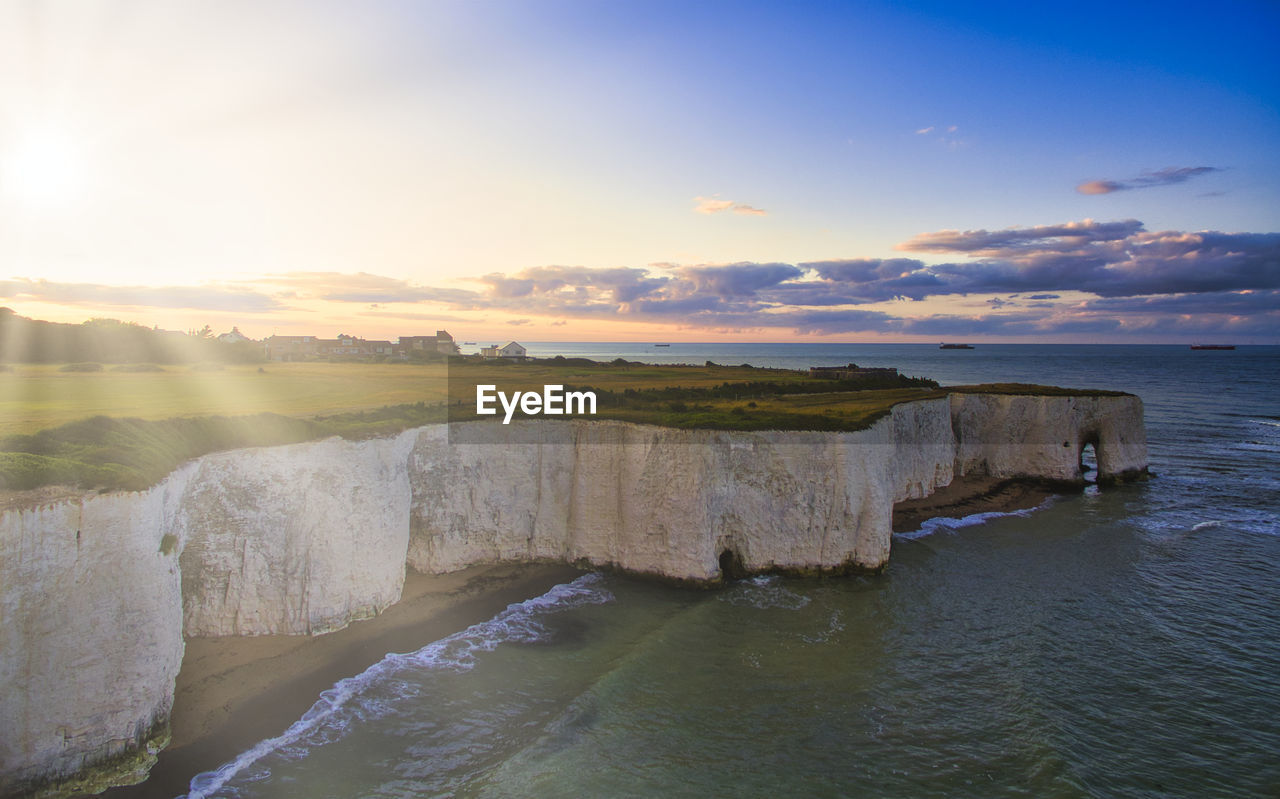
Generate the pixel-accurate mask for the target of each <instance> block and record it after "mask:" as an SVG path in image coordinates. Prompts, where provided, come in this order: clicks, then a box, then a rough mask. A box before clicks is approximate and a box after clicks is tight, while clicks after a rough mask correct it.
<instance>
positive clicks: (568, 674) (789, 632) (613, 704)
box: [191, 344, 1280, 797]
mask: <svg viewBox="0 0 1280 799" xmlns="http://www.w3.org/2000/svg"><path fill="white" fill-rule="evenodd" d="M530 350H531V353H532V354H565V355H579V354H582V355H589V356H595V357H610V358H612V357H618V356H622V357H627V358H632V359H636V360H641V359H643V360H659V359H663V360H670V361H680V360H687V361H691V362H696V363H701V362H702V361H705V360H715V361H717V362H721V363H742V362H749V363H753V364H757V365H765V366H784V367H791V368H801V367H804V366H809V365H832V364H837V363H845V362H848V361H850V360H853V361H856V362H857V363H859V364H862V365H867V366H878V365H892V366H897V367H899V368H900V369H901V370H902V371H904V372H907V373H909V374H921V375H928V376H931V377H934V378H936V379H939V380H941V381H943V382H945V383H962V382H981V381H997V380H998V381H1019V382H1043V383H1054V384H1060V385H1069V386H1077V387H1092V388H1111V389H1121V390H1126V391H1132V392H1134V393H1136V394H1139V395H1140V396H1142V397H1143V399H1144V401H1145V402H1146V406H1147V427H1148V438H1149V440H1150V445H1151V460H1152V469H1153V470H1154V471H1155V472H1156V473H1157V474H1158V475H1159V476H1158V478H1157V479H1155V480H1152V481H1150V482H1148V483H1144V484H1140V485H1131V486H1122V487H1119V488H1116V489H1112V490H1107V491H1102V492H1098V491H1096V490H1089V491H1086V492H1085V493H1084V494H1082V495H1073V496H1068V497H1061V498H1058V499H1056V500H1054V501H1051V502H1050V503H1048V504H1047V505H1046V506H1045V507H1042V508H1040V509H1038V510H1036V511H1034V512H1031V513H1024V514H1018V515H1009V516H1001V517H996V518H983V519H969V520H964V521H962V522H947V523H930V524H927V525H926V526H925V528H924V529H922V530H919V531H915V532H913V533H908V534H905V535H901V536H896V537H895V540H894V545H893V556H892V560H891V563H890V566H889V568H888V569H887V570H886V571H885V573H884V574H882V575H879V576H875V577H862V578H849V579H827V580H793V579H780V578H774V577H768V578H755V579H751V580H745V581H741V582H738V583H735V584H733V585H731V586H729V587H727V588H725V589H723V590H719V591H692V590H681V589H674V588H669V587H664V586H658V585H653V584H650V583H647V582H643V581H638V580H634V579H629V578H625V577H622V576H619V575H612V574H610V575H603V574H591V575H586V576H584V577H582V578H580V579H579V580H577V581H575V582H574V583H572V584H570V585H566V586H560V587H558V588H556V589H554V590H553V591H551V592H550V593H548V594H547V595H545V596H543V597H537V598H531V599H530V601H528V602H525V603H522V604H520V605H515V606H512V607H511V608H508V610H507V611H505V612H504V613H503V614H500V615H499V616H498V617H495V618H494V619H492V620H491V621H489V622H487V623H485V624H482V625H477V626H476V627H474V628H471V629H469V630H466V631H460V632H459V633H458V634H457V635H455V636H451V637H450V638H447V639H444V640H442V641H436V642H428V641H424V642H423V644H424V647H423V649H421V650H419V651H418V652H415V653H409V654H406V655H393V656H389V657H388V658H387V659H386V660H384V661H383V662H382V663H380V664H378V665H377V666H374V667H373V668H371V669H370V670H368V671H367V672H365V673H364V674H361V675H353V676H352V678H350V679H349V680H346V681H344V682H343V683H340V684H339V685H337V686H335V687H334V689H333V690H332V691H330V692H328V694H327V696H326V697H324V698H322V699H321V700H320V701H319V702H317V704H316V706H315V707H314V708H313V709H312V711H311V712H310V713H309V714H308V716H307V717H306V718H304V719H300V720H298V721H297V722H295V723H294V724H293V725H292V726H289V724H288V723H287V722H286V723H283V724H282V725H281V732H282V734H281V736H280V738H278V739H273V740H271V741H266V742H263V743H262V744H259V745H258V746H257V747H255V748H254V749H253V750H251V751H249V752H246V753H244V754H242V755H241V757H240V758H239V759H238V760H237V761H236V762H234V763H230V764H227V766H225V767H224V768H223V769H221V770H220V771H218V772H215V773H209V774H204V775H200V776H198V777H196V779H195V780H194V781H193V784H192V788H193V790H192V794H191V795H192V796H201V795H209V796H227V797H300V796H306V797H357V796H360V797H416V796H446V795H447V796H475V797H490V796H492V797H507V796H530V797H543V796H545V797H553V796H554V797H563V796H575V797H576V796H716V795H730V794H732V795H739V796H761V797H764V796H876V797H898V796H901V797H930V796H939V797H942V796H974V797H1002V796H1035V797H1042V796H1046V797H1059V796H1060V797H1085V796H1115V797H1172V796H1179V797H1181V796H1188V797H1190V796H1194V797H1200V796H1209V797H1213V796H1221V797H1239V796H1277V795H1280V522H1278V521H1277V520H1278V518H1280V368H1278V367H1280V348H1275V347H1243V348H1241V349H1239V350H1236V351H1234V352H1191V351H1190V350H1188V349H1186V348H1184V347H1084V346H1078V347H1077V346H1003V347H1001V346H990V347H988V346H979V347H978V348H977V349H975V350H963V351H939V350H938V349H937V348H936V345H933V346H920V345H878V346H862V347H844V348H841V347H837V346H834V345H822V346H817V347H814V346H808V345H701V346H699V345H674V346H673V347H671V348H669V349H668V348H663V349H662V350H659V351H657V352H654V351H653V350H652V348H647V347H644V346H642V345H598V344H597V345H574V346H570V345H563V344H557V345H546V346H545V347H539V346H537V345H531V346H530ZM286 728H287V729H286Z"/></svg>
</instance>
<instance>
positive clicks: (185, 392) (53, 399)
mask: <svg viewBox="0 0 1280 799" xmlns="http://www.w3.org/2000/svg"><path fill="white" fill-rule="evenodd" d="M161 368H162V369H163V370H164V371H160V372H123V371H115V370H113V369H112V367H110V366H107V367H105V368H104V369H103V371H101V372H63V371H60V367H59V366H46V365H38V366H37V365H22V364H16V365H14V366H13V367H12V369H13V371H9V372H0V436H7V435H13V434H29V433H34V432H36V431H39V430H44V429H47V428H50V427H57V426H59V425H63V424H68V423H70V422H76V421H79V420H82V419H87V418H90V417H93V416H109V417H115V418H126V417H132V418H139V419H171V418H175V417H193V416H210V415H222V416H246V415H253V414H258V413H277V414H281V415H283V416H295V417H310V416H316V415H328V414H334V413H342V412H347V411H360V410H371V409H375V408H382V407H385V406H389V405H402V404H407V403H418V402H425V403H428V404H431V403H439V402H443V401H444V397H445V369H446V367H445V366H444V365H443V364H432V365H409V364H396V365H383V364H362V363H269V364H264V365H262V366H261V369H262V371H261V372H259V371H258V369H259V367H258V366H257V365H253V364H249V365H228V366H226V367H225V368H223V369H221V370H218V371H200V370H198V369H193V368H191V367H190V366H164V367H161Z"/></svg>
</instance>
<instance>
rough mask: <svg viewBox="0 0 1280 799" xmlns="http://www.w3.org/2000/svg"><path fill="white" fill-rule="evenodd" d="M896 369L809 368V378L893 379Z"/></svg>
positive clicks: (896, 372)
mask: <svg viewBox="0 0 1280 799" xmlns="http://www.w3.org/2000/svg"><path fill="white" fill-rule="evenodd" d="M897 374H898V370H897V369H893V368H889V367H880V366H873V367H865V366H858V365H857V364H856V363H851V364H849V365H848V366H810V367H809V377H825V378H826V379H828V380H851V379H854V378H859V377H893V376H896V375H897Z"/></svg>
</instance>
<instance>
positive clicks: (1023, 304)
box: [290, 219, 1280, 338]
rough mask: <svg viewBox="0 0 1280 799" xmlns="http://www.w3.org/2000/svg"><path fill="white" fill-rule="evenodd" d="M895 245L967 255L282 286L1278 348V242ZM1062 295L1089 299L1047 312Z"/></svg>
mask: <svg viewBox="0 0 1280 799" xmlns="http://www.w3.org/2000/svg"><path fill="white" fill-rule="evenodd" d="M899 249H901V250H906V251H912V252H919V253H930V254H942V255H959V256H962V258H960V259H956V260H943V261H942V262H939V263H926V262H925V261H924V260H921V259H919V258H914V257H897V258H842V259H831V260H825V261H807V262H801V263H798V264H788V263H779V262H751V261H747V262H738V263H731V264H693V265H679V264H654V265H651V266H649V267H647V268H639V267H600V268H597V267H582V266H541V267H534V268H530V269H523V270H519V271H516V272H511V273H501V272H495V273H491V274H488V275H484V276H483V277H480V278H476V279H475V281H474V282H475V283H476V284H477V289H476V290H474V291H470V290H456V289H451V290H444V289H437V288H432V287H428V286H418V285H414V284H410V283H408V282H406V281H400V280H393V279H390V278H379V277H378V276H374V275H368V274H365V273H358V274H355V275H350V276H334V275H328V274H326V275H323V276H317V275H305V276H303V277H300V278H297V279H295V280H293V281H292V282H291V283H290V285H291V286H292V287H294V288H296V289H298V290H299V291H304V292H306V291H317V290H319V291H320V293H321V294H322V295H323V296H326V297H331V298H332V297H342V298H346V297H353V298H354V297H359V298H366V297H369V296H373V295H376V296H379V297H382V298H383V300H384V301H392V302H394V301H405V300H406V298H410V297H429V298H430V299H431V301H432V302H434V303H437V304H443V305H445V306H446V308H448V307H452V308H457V309H466V310H476V309H483V310H492V311H497V312H505V313H509V314H511V315H513V316H515V317H517V318H516V320H514V323H515V324H523V323H525V322H526V321H527V322H528V323H529V324H532V323H533V322H534V321H535V320H537V319H538V318H544V319H554V320H557V323H562V322H564V321H565V320H568V319H591V320H596V321H600V320H620V319H626V320H631V321H637V322H649V323H658V324H666V325H676V326H679V327H684V328H693V329H704V330H737V331H743V330H777V329H791V330H794V331H798V332H800V333H815V334H837V333H859V332H881V333H893V334H900V335H927V336H930V337H932V336H946V335H952V336H954V335H962V334H979V333H982V334H990V335H1000V336H1014V337H1017V336H1022V337H1028V336H1041V337H1043V336H1063V335H1076V336H1089V335H1095V336H1123V335H1139V334H1141V335H1146V336H1150V337H1155V338H1158V337H1166V336H1168V335H1172V334H1175V333H1178V332H1188V331H1189V332H1190V333H1192V334H1194V333H1195V332H1197V331H1214V330H1226V331H1232V332H1235V333H1237V334H1239V335H1244V332H1245V331H1253V330H1263V329H1265V327H1266V325H1268V324H1270V325H1271V326H1272V327H1271V331H1270V332H1269V333H1252V334H1251V335H1269V336H1271V337H1274V336H1275V335H1276V331H1277V330H1280V320H1278V319H1277V316H1280V233H1223V232H1218V231H1201V232H1196V233H1188V232H1182V231H1158V232H1152V231H1147V230H1146V229H1145V228H1144V226H1143V224H1142V223H1141V222H1140V221H1138V220H1136V219H1124V220H1118V221H1111V222H1098V221H1094V220H1089V219H1086V220H1082V221H1076V222H1066V223H1062V224H1056V225H1042V226H1035V227H1026V228H1006V229H1000V230H968V231H957V230H943V231H935V232H930V233H922V234H920V235H918V236H915V237H913V238H912V239H910V240H909V241H907V242H904V243H903V244H902V245H900V246H899ZM318 286H323V288H321V289H317V287H318ZM335 288H336V289H337V290H334V289H335ZM1068 291H1070V292H1075V293H1078V294H1080V295H1081V296H1082V297H1083V299H1082V300H1077V301H1073V302H1070V303H1067V302H1049V301H1053V300H1061V299H1062V297H1063V292H1068ZM958 295H977V298H978V301H979V302H980V303H981V304H982V306H983V308H984V310H983V311H981V312H975V311H970V310H968V309H966V310H965V311H964V312H958V313H952V314H945V313H935V314H931V315H929V316H924V317H919V316H915V315H913V314H912V313H911V312H910V310H909V308H907V307H905V306H894V309H893V310H892V311H890V310H883V309H879V308H876V309H873V308H865V307H860V306H866V305H870V304H872V303H884V302H886V301H892V300H911V301H923V300H931V301H933V302H934V303H937V302H939V301H945V298H947V297H953V296H958ZM1199 298H1203V301H1200V299H1199ZM1033 303H1034V304H1033ZM933 307H936V306H933Z"/></svg>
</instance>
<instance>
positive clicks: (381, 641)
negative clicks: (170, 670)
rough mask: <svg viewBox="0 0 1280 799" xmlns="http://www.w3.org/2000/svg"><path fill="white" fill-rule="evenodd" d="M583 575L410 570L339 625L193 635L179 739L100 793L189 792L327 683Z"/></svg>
mask: <svg viewBox="0 0 1280 799" xmlns="http://www.w3.org/2000/svg"><path fill="white" fill-rule="evenodd" d="M582 573H583V572H582V570H581V569H577V568H574V567H572V566H567V565H563V564H549V563H500V564H486V565H479V566H471V567H468V568H466V569H462V570H460V571H456V572H451V573H449V574H438V575H437V574H421V573H418V572H415V571H413V570H412V569H406V574H405V586H404V593H403V595H402V596H401V599H400V601H399V602H397V603H396V604H394V605H392V606H391V607H389V608H387V609H386V610H385V611H383V612H382V613H380V614H379V615H378V616H376V617H374V618H372V619H364V620H362V621H357V622H353V623H351V624H350V625H348V626H347V627H344V628H343V629H341V630H338V631H336V632H332V633H328V634H325V635H319V636H295V635H264V636H246V637H225V638H189V639H187V641H186V651H185V654H184V656H183V659H182V669H181V671H180V672H179V674H178V680H177V685H176V688H175V697H174V707H173V714H172V717H171V732H172V741H171V743H170V744H169V746H168V747H166V748H165V749H164V751H162V752H160V754H159V756H158V759H157V761H156V764H155V766H154V767H153V768H152V769H151V773H150V776H149V777H148V778H147V779H146V780H145V781H144V782H141V783H139V784H137V785H127V786H120V787H116V788H110V789H108V790H107V791H105V792H103V793H101V794H98V796H103V797H109V799H160V798H163V799H172V798H173V797H175V796H178V795H181V794H185V793H186V792H187V790H188V788H189V786H190V782H191V778H192V777H195V776H196V775H197V774H199V773H201V772H204V771H211V770H213V769H216V768H218V767H219V766H221V765H222V764H223V763H226V762H227V761H229V760H231V759H233V758H234V757H235V756H236V755H238V754H240V753H241V752H243V751H245V750H247V749H249V748H250V747H252V746H253V745H254V744H256V743H258V742H259V741H261V740H264V739H266V738H271V737H273V736H276V735H279V734H280V733H282V732H284V730H285V729H286V728H287V727H288V726H289V725H290V724H291V723H293V722H294V721H295V720H297V719H298V718H301V716H302V715H303V714H304V713H306V712H307V710H308V709H309V708H310V707H311V706H312V705H313V704H315V702H316V701H317V700H318V699H319V698H320V693H321V692H322V691H325V690H328V689H329V688H331V687H333V685H334V683H336V682H338V681H339V680H341V679H343V678H345V677H351V676H353V675H356V674H359V673H360V672H362V671H364V670H365V669H367V668H369V667H370V666H372V665H373V664H374V663H377V662H378V661H379V660H381V659H382V658H383V657H384V656H385V655H386V654H387V653H389V652H412V651H414V650H417V649H420V648H421V647H423V646H425V645H427V644H429V643H431V642H432V641H436V640H439V639H441V638H444V637H446V636H448V635H451V634H453V633H456V632H458V631H460V630H463V629H466V628H467V627H469V626H471V625H472V624H478V623H480V622H483V621H487V620H489V619H491V618H493V617H494V616H495V615H497V614H498V613H499V612H501V611H502V610H504V609H505V608H506V607H507V606H508V605H510V604H513V603H517V602H522V601H524V600H526V599H531V598H533V597H536V596H539V595H541V594H544V593H546V592H547V591H548V590H550V589H551V588H552V587H553V586H555V585H558V584H560V583H565V582H569V581H571V580H573V579H574V578H576V577H578V576H580V575H581V574H582ZM85 796H87V794H85Z"/></svg>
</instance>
